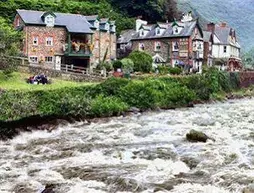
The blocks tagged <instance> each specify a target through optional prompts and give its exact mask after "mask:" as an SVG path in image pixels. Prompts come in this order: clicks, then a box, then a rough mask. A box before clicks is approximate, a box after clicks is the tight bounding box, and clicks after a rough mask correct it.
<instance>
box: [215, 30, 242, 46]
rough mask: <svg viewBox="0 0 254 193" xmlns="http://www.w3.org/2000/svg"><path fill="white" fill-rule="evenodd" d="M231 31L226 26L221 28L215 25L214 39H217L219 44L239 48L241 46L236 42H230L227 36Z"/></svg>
mask: <svg viewBox="0 0 254 193" xmlns="http://www.w3.org/2000/svg"><path fill="white" fill-rule="evenodd" d="M231 30H233V29H232V28H230V27H228V26H226V27H221V26H220V25H215V29H214V35H216V37H217V38H218V39H219V41H220V44H222V45H233V46H236V47H238V48H240V47H241V46H240V44H239V43H238V42H237V41H236V42H232V41H230V38H229V36H230V32H231Z"/></svg>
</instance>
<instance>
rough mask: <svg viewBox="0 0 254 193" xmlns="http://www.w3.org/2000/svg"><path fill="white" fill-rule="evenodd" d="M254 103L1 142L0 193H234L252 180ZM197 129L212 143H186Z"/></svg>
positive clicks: (199, 108) (214, 106) (134, 117)
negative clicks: (50, 189) (47, 191)
mask: <svg viewBox="0 0 254 193" xmlns="http://www.w3.org/2000/svg"><path fill="white" fill-rule="evenodd" d="M253 104H254V99H244V100H235V101H228V102H225V103H215V104H205V105H197V106H196V107H195V108H186V109H185V108H183V109H177V110H168V111H160V112H147V113H144V114H137V115H132V116H128V117H116V118H110V119H108V120H100V121H98V122H96V123H91V124H86V123H85V122H83V123H76V124H72V125H66V126H60V127H59V128H58V129H57V130H54V131H52V132H46V131H35V132H32V133H22V134H21V135H19V136H17V137H15V138H14V139H12V140H9V141H5V142H3V141H1V142H0V192H1V193H10V192H15V193H40V192H41V191H42V190H43V189H44V187H45V184H54V187H55V192H56V193H104V192H110V193H111V192H112V193H115V192H119V193H120V192H121V193H123V192H125V193H127V192H143V193H150V192H160V193H163V192H172V193H199V192H200V193H233V192H237V193H239V192H241V191H242V189H243V188H244V187H245V186H247V185H249V184H250V183H252V182H253V180H254V127H253V126H254V106H253ZM191 129H196V130H201V131H203V132H205V133H206V134H207V135H208V136H210V137H212V138H214V139H215V140H216V141H215V142H214V141H212V140H209V141H208V142H207V143H190V142H188V141H187V140H186V139H185V135H186V133H187V132H188V131H190V130H191Z"/></svg>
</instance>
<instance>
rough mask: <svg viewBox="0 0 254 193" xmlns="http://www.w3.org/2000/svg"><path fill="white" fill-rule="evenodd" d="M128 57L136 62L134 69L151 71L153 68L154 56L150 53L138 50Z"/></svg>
mask: <svg viewBox="0 0 254 193" xmlns="http://www.w3.org/2000/svg"><path fill="white" fill-rule="evenodd" d="M128 58H130V59H131V60H132V61H133V63H134V71H136V72H145V73H149V72H150V71H151V70H152V64H153V58H152V56H151V55H149V54H148V53H146V52H141V51H137V50H136V51H133V52H132V53H131V54H130V55H129V57H128Z"/></svg>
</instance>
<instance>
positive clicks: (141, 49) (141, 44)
mask: <svg viewBox="0 0 254 193" xmlns="http://www.w3.org/2000/svg"><path fill="white" fill-rule="evenodd" d="M138 48H139V51H144V50H145V44H144V43H139V44H138Z"/></svg>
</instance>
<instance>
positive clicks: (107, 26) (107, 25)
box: [105, 23, 109, 31]
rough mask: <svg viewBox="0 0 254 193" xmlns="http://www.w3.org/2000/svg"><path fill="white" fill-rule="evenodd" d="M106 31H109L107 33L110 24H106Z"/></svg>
mask: <svg viewBox="0 0 254 193" xmlns="http://www.w3.org/2000/svg"><path fill="white" fill-rule="evenodd" d="M105 30H107V31H108V30H109V24H108V23H106V24H105Z"/></svg>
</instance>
